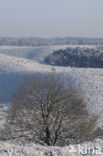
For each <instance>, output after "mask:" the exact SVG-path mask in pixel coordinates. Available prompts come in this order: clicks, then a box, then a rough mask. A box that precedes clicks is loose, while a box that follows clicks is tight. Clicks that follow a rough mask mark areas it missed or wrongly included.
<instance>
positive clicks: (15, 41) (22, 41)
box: [0, 37, 103, 46]
mask: <svg viewBox="0 0 103 156" xmlns="http://www.w3.org/2000/svg"><path fill="white" fill-rule="evenodd" d="M70 44H73V45H103V38H76V37H66V38H51V39H46V38H34V37H29V38H13V37H4V38H2V37H1V38H0V46H3V45H5V46H48V45H70Z"/></svg>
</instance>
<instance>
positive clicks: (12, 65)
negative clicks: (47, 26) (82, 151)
mask: <svg viewBox="0 0 103 156" xmlns="http://www.w3.org/2000/svg"><path fill="white" fill-rule="evenodd" d="M66 47H68V46H50V47H48V46H44V47H0V103H1V104H3V103H5V105H6V104H8V103H9V98H10V95H11V93H12V92H13V90H15V89H16V87H17V86H18V84H19V81H20V79H21V78H22V77H23V76H24V75H25V74H31V73H35V72H43V73H44V72H53V71H54V70H55V71H56V72H57V73H59V74H60V76H61V77H62V79H63V80H64V81H65V82H66V85H71V84H72V86H73V87H75V88H77V89H78V90H79V92H80V93H81V95H82V96H83V97H84V99H85V101H86V102H87V104H88V108H89V110H90V111H92V112H95V113H97V114H99V115H101V122H100V124H101V125H103V121H102V120H103V69H96V68H93V69H92V68H70V67H52V66H50V65H43V64H41V63H40V61H42V60H43V58H44V56H46V55H48V54H49V53H51V52H52V51H53V50H56V49H60V48H66ZM0 113H2V111H1V112H0ZM1 116H3V115H1ZM0 120H1V123H2V119H1V118H0ZM88 144H90V146H92V145H93V146H94V147H96V146H99V147H103V141H102V140H99V142H98V141H96V145H95V143H88ZM82 146H84V145H82ZM4 147H5V148H4ZM68 148H69V147H64V148H59V147H55V148H52V147H50V148H46V147H45V148H44V147H41V146H36V145H26V146H19V145H14V144H9V143H3V142H1V143H0V156H5V155H9V156H13V152H14V153H15V154H14V155H15V156H22V155H24V156H29V155H30V156H36V155H37V156H42V155H46V154H45V153H46V151H48V152H49V151H51V150H52V152H54V153H55V152H56V154H54V155H53V156H55V155H58V156H69V153H68V151H69V150H68ZM4 149H5V150H4ZM7 151H8V152H9V154H8V152H7ZM3 152H4V153H3ZM10 152H11V153H12V154H11V153H10ZM30 152H31V154H30ZM2 153H3V154H2ZM20 153H21V154H20ZM23 153H24V154H23ZM58 153H59V154H58ZM77 153H78V152H77ZM77 153H76V154H75V153H74V155H77ZM78 156H79V154H78ZM101 156H102V155H101Z"/></svg>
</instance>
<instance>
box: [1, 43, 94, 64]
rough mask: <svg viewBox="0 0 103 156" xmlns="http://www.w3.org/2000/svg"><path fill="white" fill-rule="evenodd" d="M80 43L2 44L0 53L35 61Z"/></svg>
mask: <svg viewBox="0 0 103 156" xmlns="http://www.w3.org/2000/svg"><path fill="white" fill-rule="evenodd" d="M78 46H79V45H77V46H76V45H56V46H39V47H38V46H37V47H19V46H0V53H1V54H6V55H11V56H16V57H20V58H27V59H31V60H35V61H39V62H40V61H42V60H43V58H44V56H46V55H49V54H50V53H52V52H53V51H54V50H58V49H65V48H67V47H78ZM80 47H90V48H93V47H95V46H90V45H88V46H86V45H80Z"/></svg>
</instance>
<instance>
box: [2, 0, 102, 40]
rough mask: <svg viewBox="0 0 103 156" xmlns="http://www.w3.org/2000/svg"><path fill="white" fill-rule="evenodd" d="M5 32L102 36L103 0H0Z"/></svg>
mask: <svg viewBox="0 0 103 156" xmlns="http://www.w3.org/2000/svg"><path fill="white" fill-rule="evenodd" d="M6 36H7V37H30V36H31V37H44V38H45V37H46V38H50V37H67V36H68V37H72V36H76V37H102V38H103V0H0V37H6Z"/></svg>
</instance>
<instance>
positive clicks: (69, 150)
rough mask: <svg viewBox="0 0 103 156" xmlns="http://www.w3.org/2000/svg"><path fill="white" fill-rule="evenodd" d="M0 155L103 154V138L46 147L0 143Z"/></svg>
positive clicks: (102, 155)
mask: <svg viewBox="0 0 103 156" xmlns="http://www.w3.org/2000/svg"><path fill="white" fill-rule="evenodd" d="M0 156H103V140H100V139H97V140H94V141H93V142H87V143H83V144H81V145H73V146H71V145H70V146H66V147H44V146H38V145H35V144H26V145H17V144H11V143H8V142H6V143H5V142H4V143H3V142H1V143H0Z"/></svg>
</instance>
